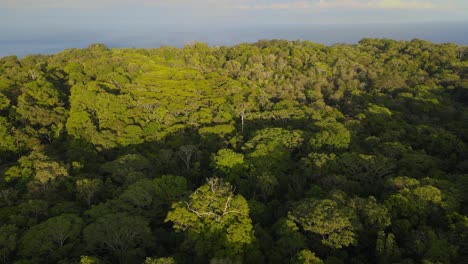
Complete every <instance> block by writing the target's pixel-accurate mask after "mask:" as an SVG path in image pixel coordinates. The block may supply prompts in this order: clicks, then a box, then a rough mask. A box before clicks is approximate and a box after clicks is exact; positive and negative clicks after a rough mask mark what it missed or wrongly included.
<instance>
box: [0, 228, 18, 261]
mask: <svg viewBox="0 0 468 264" xmlns="http://www.w3.org/2000/svg"><path fill="white" fill-rule="evenodd" d="M17 232H18V228H17V227H16V226H15V225H3V226H0V262H1V263H8V260H9V259H10V256H11V254H12V253H13V252H14V251H15V249H16V245H17V240H18V234H17Z"/></svg>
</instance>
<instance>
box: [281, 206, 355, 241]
mask: <svg viewBox="0 0 468 264" xmlns="http://www.w3.org/2000/svg"><path fill="white" fill-rule="evenodd" d="M289 218H290V219H292V220H293V221H294V222H296V223H298V224H299V225H300V226H301V227H302V228H303V229H304V230H305V231H309V232H312V233H315V234H318V235H320V237H321V241H322V243H323V244H324V245H327V246H329V247H332V248H342V247H347V246H349V245H352V244H356V243H357V234H356V229H357V228H356V225H355V224H353V222H355V221H356V218H357V216H356V213H355V212H354V211H353V210H352V209H351V208H349V207H347V206H345V205H342V204H339V203H338V202H336V201H334V200H331V199H324V200H315V199H309V200H305V201H303V202H301V203H299V205H297V206H296V207H295V208H294V210H293V211H291V212H290V213H289Z"/></svg>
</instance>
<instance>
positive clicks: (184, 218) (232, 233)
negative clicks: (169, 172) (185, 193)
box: [165, 178, 254, 258]
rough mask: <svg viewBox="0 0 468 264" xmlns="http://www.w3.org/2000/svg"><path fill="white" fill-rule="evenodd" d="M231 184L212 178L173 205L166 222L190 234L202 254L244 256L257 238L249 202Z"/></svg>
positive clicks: (196, 249) (197, 250)
mask: <svg viewBox="0 0 468 264" xmlns="http://www.w3.org/2000/svg"><path fill="white" fill-rule="evenodd" d="M233 191H234V190H233V188H232V187H231V185H230V184H229V183H226V182H223V181H222V180H221V179H218V178H211V179H208V180H207V183H206V184H205V185H203V186H201V187H200V188H198V189H197V190H196V191H195V192H194V193H193V194H192V195H190V198H189V200H188V201H182V202H177V203H174V204H173V205H172V211H170V212H169V213H168V214H167V217H166V220H165V222H172V223H173V227H174V229H175V230H176V231H183V232H186V233H187V239H188V240H189V242H190V243H193V244H194V249H195V251H196V253H197V254H198V255H199V256H200V255H201V256H217V257H223V256H224V257H232V258H235V257H236V256H241V255H242V253H243V252H244V250H245V248H246V246H248V245H249V244H251V243H252V242H253V240H254V235H253V227H252V221H251V220H250V217H249V207H248V204H247V201H246V200H245V199H244V198H243V197H242V196H240V195H235V194H234V193H233Z"/></svg>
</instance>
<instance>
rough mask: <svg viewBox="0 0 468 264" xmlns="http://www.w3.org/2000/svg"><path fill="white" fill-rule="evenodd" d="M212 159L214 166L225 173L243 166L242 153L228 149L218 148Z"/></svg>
mask: <svg viewBox="0 0 468 264" xmlns="http://www.w3.org/2000/svg"><path fill="white" fill-rule="evenodd" d="M212 160H213V161H212V162H213V164H214V168H215V169H217V170H219V171H221V172H223V173H225V174H227V175H229V174H230V172H235V171H238V170H240V169H242V167H245V161H244V155H242V154H240V153H236V152H234V151H232V150H230V149H220V150H219V151H218V153H216V155H213V158H212Z"/></svg>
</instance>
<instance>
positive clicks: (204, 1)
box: [0, 0, 467, 10]
mask: <svg viewBox="0 0 468 264" xmlns="http://www.w3.org/2000/svg"><path fill="white" fill-rule="evenodd" d="M466 1H467V0H0V7H7V8H87V9H92V8H110V7H123V6H166V7H189V8H197V7H198V8H206V9H209V8H213V7H218V8H226V9H233V8H234V9H241V10H268V9H270V10H271V9H283V10H287V9H308V8H322V9H331V8H355V9H365V8H367V9H370V8H376V9H437V8H444V9H447V8H455V7H457V8H460V7H462V8H463V7H467V4H466Z"/></svg>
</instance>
